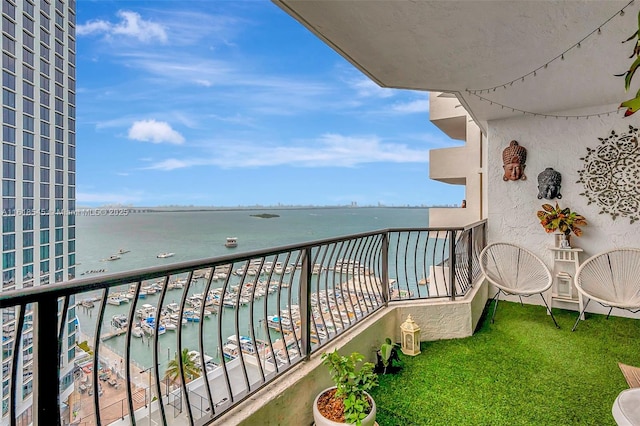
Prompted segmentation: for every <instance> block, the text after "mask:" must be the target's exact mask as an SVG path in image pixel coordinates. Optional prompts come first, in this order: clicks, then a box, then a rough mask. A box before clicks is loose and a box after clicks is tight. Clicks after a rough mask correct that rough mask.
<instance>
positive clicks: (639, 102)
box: [615, 12, 640, 117]
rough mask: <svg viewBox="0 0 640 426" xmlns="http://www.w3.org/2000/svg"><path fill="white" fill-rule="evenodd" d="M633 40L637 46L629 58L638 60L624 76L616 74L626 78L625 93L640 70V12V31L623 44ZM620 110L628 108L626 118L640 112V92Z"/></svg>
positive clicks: (625, 102)
mask: <svg viewBox="0 0 640 426" xmlns="http://www.w3.org/2000/svg"><path fill="white" fill-rule="evenodd" d="M631 40H635V45H634V47H633V52H632V53H631V56H629V58H633V57H634V56H635V57H636V59H635V60H634V61H633V63H632V64H631V66H630V67H629V70H628V71H626V72H624V73H622V74H615V76H616V77H624V90H625V92H628V91H629V88H630V87H631V80H632V79H633V76H634V75H635V73H636V71H638V69H639V68H640V12H638V29H637V30H636V31H635V32H634V33H633V34H631V37H629V38H628V39H626V40H625V41H623V43H626V42H628V41H631ZM619 108H627V110H626V111H625V112H624V116H625V117H628V116H630V115H632V114H634V113H635V112H636V111H638V110H639V109H640V90H638V92H637V93H636V97H635V98H633V99H629V100H626V101H624V102H622V103H621V104H620V107H619Z"/></svg>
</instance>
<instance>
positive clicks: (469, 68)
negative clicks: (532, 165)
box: [273, 0, 638, 129]
mask: <svg viewBox="0 0 640 426" xmlns="http://www.w3.org/2000/svg"><path fill="white" fill-rule="evenodd" d="M273 1H274V2H275V3H276V4H277V5H278V6H279V7H280V8H282V9H283V10H284V11H286V12H287V13H288V14H290V15H291V16H292V17H294V18H295V19H296V20H298V21H299V22H300V23H301V24H303V25H304V26H305V27H307V28H308V29H309V30H310V31H312V32H313V33H314V34H316V35H317V36H318V37H319V38H320V39H322V40H323V41H324V42H325V43H327V44H328V45H329V46H331V47H332V48H333V49H334V50H335V51H336V52H338V53H339V54H341V55H342V56H343V57H344V58H346V59H347V60H348V61H349V62H351V63H352V64H353V65H354V66H356V67H357V68H358V69H360V70H361V71H362V72H363V73H364V74H366V75H367V76H369V77H370V78H371V79H372V80H373V81H375V82H376V83H378V84H379V85H380V86H383V87H392V88H403V89H413V90H427V91H442V92H449V93H453V94H456V95H457V96H458V97H459V99H460V101H461V103H462V104H463V106H464V107H465V108H466V109H467V110H468V111H469V112H470V113H471V115H472V117H473V118H474V119H475V120H476V122H477V123H478V124H479V125H480V126H481V127H482V128H485V129H486V122H487V121H490V120H496V119H501V118H508V117H512V116H517V115H522V113H521V112H519V111H512V110H511V108H515V109H520V110H524V111H528V112H532V113H537V114H554V113H559V112H563V111H565V112H566V111H576V113H578V112H579V113H580V114H587V113H589V114H590V113H595V112H602V110H603V108H602V106H608V107H610V108H605V109H611V108H613V110H615V109H616V107H617V105H618V104H619V103H620V102H621V101H622V100H625V99H629V98H631V97H633V95H632V94H628V93H625V91H624V84H623V80H622V78H620V77H615V76H614V74H619V73H623V72H625V71H626V70H627V69H629V67H630V65H631V61H632V60H630V59H629V55H630V54H631V51H632V49H633V46H632V44H631V43H627V44H622V43H621V41H622V40H625V39H627V38H628V37H629V36H630V35H631V34H632V33H633V32H634V31H635V30H637V28H638V24H637V12H638V10H637V7H635V6H634V5H631V6H629V7H627V8H626V9H625V11H626V13H624V14H623V16H621V15H620V13H619V12H620V10H622V9H623V8H624V7H625V6H626V5H627V4H628V1H627V0H623V1H617V0H607V1H584V0H580V1H575V0H574V1H547V2H540V1H512V0H496V1H451V2H443V1H440V0H435V1H431V0H424V1H417V2H416V1H373V2H372V1H368V2H362V1H318V0H304V1H301V0H273ZM609 18H611V19H610V21H609V22H608V23H606V24H605V22H606V21H607V20H608V19H609ZM598 28H601V31H600V32H599V33H598V31H597V30H598ZM591 32H594V33H593V34H592V35H591V36H588V35H589V34H590V33H591ZM587 36H588V37H587ZM585 37H586V38H585ZM583 39H584V40H583ZM581 40H583V41H582V42H581V43H580V47H579V48H578V47H577V46H576V44H577V43H578V42H579V41H581ZM572 46H573V47H572ZM563 52H566V53H565V55H564V56H565V58H564V60H561V59H560V55H561V54H562V53H563ZM556 57H558V59H557V60H553V59H554V58H556ZM545 64H548V67H547V68H542V69H540V70H538V71H537V72H536V76H533V71H534V70H535V69H537V68H538V67H544V65H545ZM529 73H531V74H529ZM522 77H525V78H524V81H521V78H522ZM514 80H515V81H514ZM512 81H513V82H514V83H513V84H510V82H512ZM503 84H504V85H505V87H504V88H501V89H499V90H496V91H495V92H494V91H490V92H489V93H483V94H481V96H482V97H484V98H487V99H490V100H491V102H493V104H492V103H490V102H489V101H484V100H482V99H481V98H480V97H478V96H476V95H473V94H470V93H468V92H467V91H466V90H467V89H484V88H490V87H494V86H500V87H502V85H503ZM500 104H501V105H506V106H507V107H506V108H504V107H501V106H500Z"/></svg>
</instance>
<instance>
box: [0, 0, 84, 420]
mask: <svg viewBox="0 0 640 426" xmlns="http://www.w3.org/2000/svg"><path fill="white" fill-rule="evenodd" d="M75 23H76V16H75V0H2V165H1V169H2V278H3V280H2V291H8V290H12V289H21V288H26V287H32V286H40V285H46V284H49V283H53V282H61V281H64V280H67V279H72V278H73V277H74V275H75V266H74V265H75V216H74V212H75V198H76V194H75V188H76V173H75V172H76V160H75V158H76V133H75V129H76V125H75V116H76V113H75V109H76V95H75V91H76V68H75V62H76V61H75V56H76V37H75ZM70 302H71V304H70V306H71V308H70V309H69V315H68V316H67V318H65V327H64V328H65V336H64V339H63V343H62V346H63V347H62V357H61V360H60V378H61V383H60V387H61V392H62V395H61V401H62V402H66V403H69V402H68V401H67V398H68V397H69V395H70V394H71V393H72V391H73V374H72V373H73V360H74V358H75V353H74V347H75V343H76V329H75V321H74V318H75V308H74V301H73V300H71V301H70ZM31 310H32V307H31V306H29V305H27V306H26V312H27V316H26V320H25V324H24V327H23V330H22V331H21V333H18V334H16V333H15V331H16V326H17V325H16V317H17V312H16V311H15V310H11V309H5V310H3V311H2V319H1V320H0V321H1V324H2V345H3V346H2V424H5V423H7V422H8V421H9V419H8V411H9V410H8V407H9V404H10V403H11V402H10V398H11V395H10V380H11V379H12V377H11V360H12V359H13V357H18V359H19V363H18V365H19V368H18V374H17V375H16V377H13V379H15V380H16V382H17V383H16V389H17V390H18V391H17V394H16V398H17V401H16V404H17V411H16V412H17V413H18V414H19V417H18V424H19V425H27V424H30V423H31V422H32V420H31V419H32V411H31V405H32V401H31V399H32V391H33V389H32V376H33V313H32V312H31V313H30V311H31ZM16 336H17V337H18V338H19V339H20V336H22V337H21V344H20V346H19V350H18V351H17V352H16V353H14V345H15V339H16Z"/></svg>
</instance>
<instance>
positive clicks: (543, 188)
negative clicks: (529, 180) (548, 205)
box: [538, 167, 562, 200]
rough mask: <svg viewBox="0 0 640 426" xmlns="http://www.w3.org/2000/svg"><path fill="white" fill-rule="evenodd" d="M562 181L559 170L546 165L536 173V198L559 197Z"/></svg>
mask: <svg viewBox="0 0 640 426" xmlns="http://www.w3.org/2000/svg"><path fill="white" fill-rule="evenodd" d="M561 183H562V175H561V174H560V172H557V171H555V170H553V168H552V167H547V168H546V169H544V170H543V171H542V172H540V174H539V175H538V199H539V200H540V199H542V198H546V199H547V200H553V199H554V198H558V199H561V198H562V194H561V193H560V184H561Z"/></svg>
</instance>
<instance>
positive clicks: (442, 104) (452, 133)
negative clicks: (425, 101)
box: [429, 92, 467, 141]
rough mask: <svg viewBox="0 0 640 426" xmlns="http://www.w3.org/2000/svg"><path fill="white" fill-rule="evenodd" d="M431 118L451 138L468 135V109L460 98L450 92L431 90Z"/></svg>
mask: <svg viewBox="0 0 640 426" xmlns="http://www.w3.org/2000/svg"><path fill="white" fill-rule="evenodd" d="M429 120H430V121H431V122H432V123H433V124H435V125H436V126H437V127H438V128H439V129H440V130H442V132H444V133H445V134H446V135H447V136H449V137H450V138H451V139H458V140H462V141H463V140H465V139H466V137H467V133H466V123H467V111H466V110H465V109H464V108H463V107H462V105H461V104H460V101H458V98H456V97H455V95H452V94H449V93H440V92H431V94H430V96H429Z"/></svg>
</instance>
